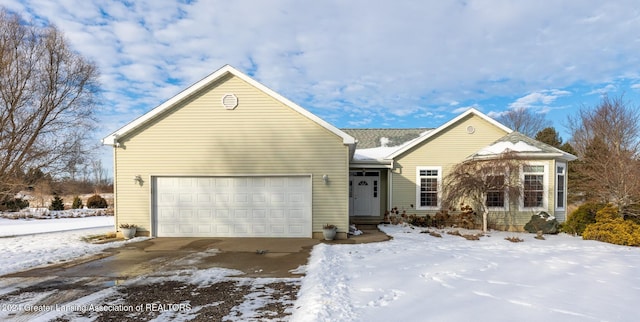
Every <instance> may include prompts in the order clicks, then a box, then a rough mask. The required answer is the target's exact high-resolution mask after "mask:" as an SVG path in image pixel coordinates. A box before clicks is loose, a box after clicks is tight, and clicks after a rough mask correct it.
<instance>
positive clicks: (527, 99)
mask: <svg viewBox="0 0 640 322" xmlns="http://www.w3.org/2000/svg"><path fill="white" fill-rule="evenodd" d="M567 95H571V92H568V91H562V90H556V89H552V90H543V91H538V92H533V93H530V94H528V95H526V96H523V97H521V98H519V99H517V100H516V101H515V102H513V103H511V104H509V108H511V109H520V108H525V109H527V108H547V107H548V106H549V105H551V104H553V103H554V102H555V101H556V100H557V99H558V98H559V97H562V96H567Z"/></svg>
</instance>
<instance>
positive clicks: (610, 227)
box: [582, 205, 640, 246]
mask: <svg viewBox="0 0 640 322" xmlns="http://www.w3.org/2000/svg"><path fill="white" fill-rule="evenodd" d="M595 220H596V222H595V223H593V224H590V225H588V226H587V227H586V228H585V229H584V232H583V233H582V238H583V239H591V240H598V241H602V242H605V243H611V244H616V245H626V246H640V225H638V224H636V223H635V222H633V221H630V220H624V219H622V217H620V215H619V213H618V208H616V207H614V206H612V205H607V206H605V207H604V208H602V209H600V210H598V212H597V213H596V218H595Z"/></svg>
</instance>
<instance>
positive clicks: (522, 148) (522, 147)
mask: <svg viewBox="0 0 640 322" xmlns="http://www.w3.org/2000/svg"><path fill="white" fill-rule="evenodd" d="M507 151H513V152H540V151H542V150H541V149H539V148H537V147H535V146H533V145H530V144H527V143H526V142H523V141H518V143H512V142H498V143H495V144H492V145H490V146H488V147H485V148H483V149H482V150H480V151H478V154H479V155H491V154H500V153H504V152H507Z"/></svg>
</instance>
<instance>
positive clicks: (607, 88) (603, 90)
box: [587, 84, 618, 95]
mask: <svg viewBox="0 0 640 322" xmlns="http://www.w3.org/2000/svg"><path fill="white" fill-rule="evenodd" d="M617 91H618V88H617V87H616V85H613V84H607V85H606V86H604V87H601V88H596V89H594V90H592V91H590V92H588V93H587V95H591V94H598V95H606V94H609V93H613V92H617Z"/></svg>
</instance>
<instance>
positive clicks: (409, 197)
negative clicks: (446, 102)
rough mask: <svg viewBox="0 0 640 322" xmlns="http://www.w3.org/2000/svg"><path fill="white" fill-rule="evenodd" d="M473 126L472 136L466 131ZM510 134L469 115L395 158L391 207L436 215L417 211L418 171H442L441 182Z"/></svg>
mask: <svg viewBox="0 0 640 322" xmlns="http://www.w3.org/2000/svg"><path fill="white" fill-rule="evenodd" d="M469 126H473V128H474V129H475V131H474V132H473V133H471V134H470V133H468V132H467V127H469ZM505 134H507V133H506V132H505V131H503V130H501V129H499V128H498V127H496V126H495V125H493V124H491V123H489V122H487V121H486V120H484V119H483V118H481V117H479V116H476V115H474V114H470V115H469V116H467V117H465V118H463V119H461V120H459V121H458V122H457V123H454V124H452V125H451V126H450V127H448V128H447V129H444V130H443V131H441V132H440V133H437V134H436V135H434V136H433V137H431V138H429V139H428V140H426V141H425V142H423V143H422V144H420V145H418V146H416V147H415V148H413V149H411V150H409V151H407V152H405V153H404V154H403V155H401V156H399V157H398V158H396V169H394V171H393V178H392V180H393V194H392V196H393V200H392V203H393V204H392V205H389V206H390V207H398V209H401V210H407V212H408V213H415V214H419V215H425V214H433V213H435V211H427V210H416V208H417V207H418V202H419V200H416V189H417V187H418V184H419V183H418V182H417V180H416V169H417V168H418V167H442V172H443V173H442V175H441V176H442V178H444V177H445V176H446V174H447V173H448V172H449V170H450V169H451V167H453V166H454V165H455V164H457V163H459V162H461V161H462V160H464V159H465V158H467V157H468V156H470V155H471V154H473V153H475V152H477V151H478V150H479V149H481V148H483V147H485V146H487V145H489V144H491V143H492V142H494V141H496V140H497V139H499V138H501V137H503V136H504V135H505ZM411 205H413V208H412V207H411Z"/></svg>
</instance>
